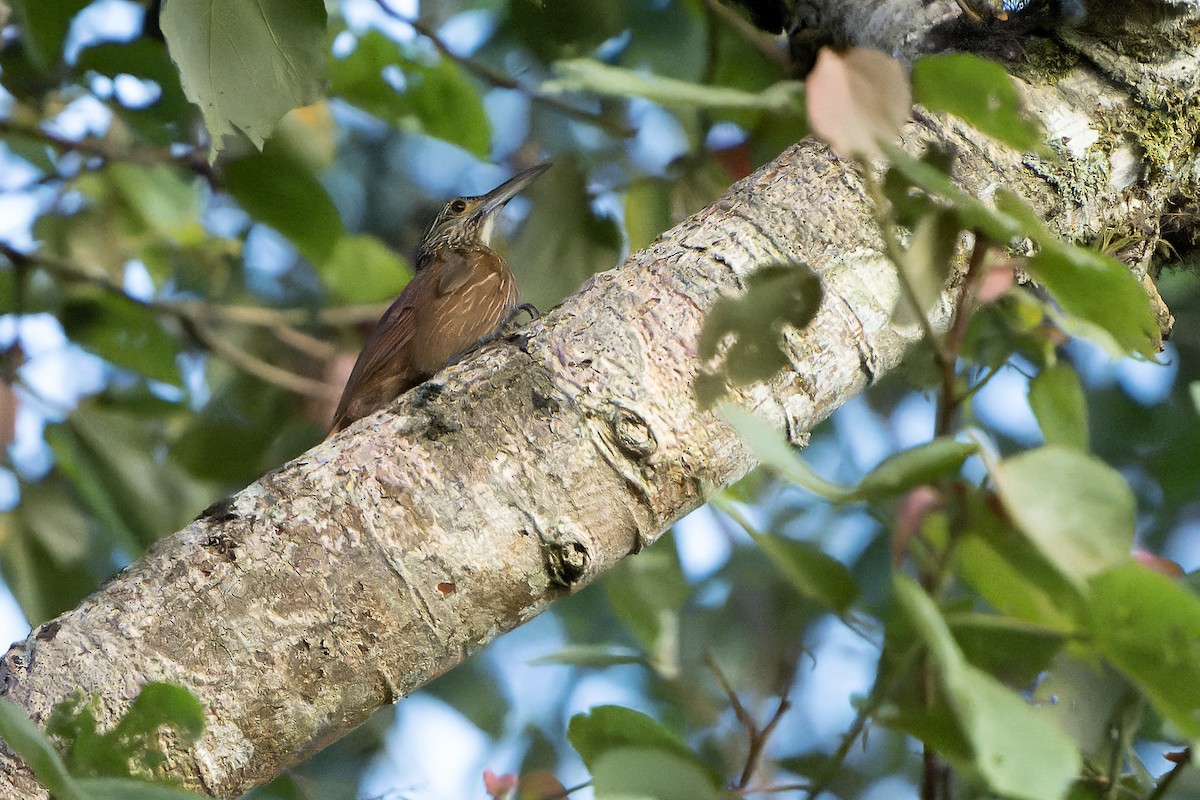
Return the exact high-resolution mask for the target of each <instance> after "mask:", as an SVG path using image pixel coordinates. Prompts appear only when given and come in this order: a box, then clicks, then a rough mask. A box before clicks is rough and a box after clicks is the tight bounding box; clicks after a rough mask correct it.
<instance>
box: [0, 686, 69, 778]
mask: <svg viewBox="0 0 1200 800" xmlns="http://www.w3.org/2000/svg"><path fill="white" fill-rule="evenodd" d="M0 738H2V739H4V742H5V744H7V745H8V746H9V747H11V748H12V749H13V750H15V751H16V752H17V753H18V754H19V755H20V756H21V758H22V759H24V760H25V763H26V764H28V765H29V768H30V769H31V770H33V774H34V775H36V776H37V779H38V781H40V782H41V784H42V785H43V786H45V787H46V788H47V789H49V790H50V792H52V793H53V794H54V796H55V797H57V798H59V800H87V798H88V797H89V795H88V794H87V793H85V792H84V791H83V790H82V788H81V787H80V786H79V785H78V784H77V783H76V782H75V780H74V779H73V778H72V777H71V776H70V775H69V774H67V768H66V765H64V764H63V761H62V758H61V757H60V756H59V755H58V751H57V750H55V749H54V745H53V744H52V743H51V742H50V740H49V739H47V738H46V735H45V734H44V733H42V731H41V729H40V728H38V726H37V725H35V724H34V723H33V722H31V721H30V720H29V718H28V717H27V716H25V712H24V711H22V710H21V709H20V708H18V707H17V706H16V705H14V704H13V703H12V702H11V701H9V700H6V699H4V698H0Z"/></svg>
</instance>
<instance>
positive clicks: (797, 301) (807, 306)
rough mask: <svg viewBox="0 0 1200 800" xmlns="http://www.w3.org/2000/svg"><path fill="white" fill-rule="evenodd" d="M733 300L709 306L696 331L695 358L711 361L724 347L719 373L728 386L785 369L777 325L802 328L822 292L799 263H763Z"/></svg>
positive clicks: (817, 280) (723, 299)
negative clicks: (699, 328) (696, 356)
mask: <svg viewBox="0 0 1200 800" xmlns="http://www.w3.org/2000/svg"><path fill="white" fill-rule="evenodd" d="M745 285H746V290H745V291H744V292H743V293H742V294H741V295H739V296H737V297H729V296H726V297H721V298H719V299H718V300H717V301H716V302H715V303H713V307H712V309H711V310H710V311H709V312H708V316H707V317H706V318H705V320H704V327H703V329H702V330H701V331H700V339H699V341H698V342H697V345H696V347H697V350H698V351H699V355H700V358H702V359H712V358H714V357H716V355H717V353H718V351H719V350H720V348H721V345H722V343H724V342H726V340H727V339H732V341H729V343H728V344H727V345H726V347H725V350H724V353H723V355H722V360H721V364H720V367H719V369H720V374H723V375H724V377H725V378H726V379H727V381H728V382H729V383H730V384H732V385H733V386H745V385H746V384H750V383H756V382H758V381H763V380H767V379H768V378H770V377H772V376H773V375H775V374H776V373H777V372H779V371H780V370H781V369H783V368H785V367H787V366H788V357H787V354H786V353H785V352H784V350H783V326H784V325H785V324H787V325H791V326H792V327H794V328H796V329H802V328H804V327H805V326H806V325H808V323H809V322H811V321H812V319H813V317H815V316H816V314H817V309H818V308H819V307H820V305H821V298H822V296H823V294H824V292H823V289H822V287H821V279H820V278H819V277H817V274H816V273H815V272H813V271H812V270H811V269H809V267H808V266H807V265H805V264H799V263H791V264H767V265H765V266H761V267H759V268H758V269H756V270H755V271H754V272H752V273H750V275H748V276H747V277H746V279H745Z"/></svg>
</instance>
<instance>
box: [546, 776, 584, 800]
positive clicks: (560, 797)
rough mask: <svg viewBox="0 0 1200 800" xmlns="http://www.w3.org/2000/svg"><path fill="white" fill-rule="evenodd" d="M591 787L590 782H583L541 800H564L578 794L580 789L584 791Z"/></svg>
mask: <svg viewBox="0 0 1200 800" xmlns="http://www.w3.org/2000/svg"><path fill="white" fill-rule="evenodd" d="M591 785H592V782H591V781H584V782H583V783H580V784H576V785H575V786H572V787H570V788H569V789H563V790H562V791H561V792H555V793H554V794H549V795H546V796H545V797H543V798H542V800H564V798H567V797H570V796H571V795H572V794H574V793H575V792H578V791H579V790H580V789H586V788H587V787H589V786H591Z"/></svg>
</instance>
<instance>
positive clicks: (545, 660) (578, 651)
mask: <svg viewBox="0 0 1200 800" xmlns="http://www.w3.org/2000/svg"><path fill="white" fill-rule="evenodd" d="M527 663H529V664H531V665H542V664H566V665H568V666H572V667H586V668H593V669H594V668H600V667H617V666H622V665H624V664H645V663H646V657H645V656H643V655H642V654H641V653H639V652H637V651H635V650H630V649H628V648H625V647H612V646H609V645H603V644H597V645H572V646H570V647H564V648H562V649H561V650H558V651H556V652H554V653H550V654H549V655H544V656H538V657H537V658H531V659H529V661H528V662H527Z"/></svg>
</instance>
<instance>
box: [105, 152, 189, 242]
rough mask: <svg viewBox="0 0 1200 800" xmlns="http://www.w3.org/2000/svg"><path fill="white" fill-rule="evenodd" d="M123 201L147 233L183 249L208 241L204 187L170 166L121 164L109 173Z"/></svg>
mask: <svg viewBox="0 0 1200 800" xmlns="http://www.w3.org/2000/svg"><path fill="white" fill-rule="evenodd" d="M107 174H108V177H109V179H110V180H111V181H112V183H113V186H115V187H116V189H117V191H118V192H119V193H120V195H121V198H122V200H123V201H124V202H125V203H126V204H127V205H128V206H129V208H130V209H131V210H132V211H133V214H132V215H131V216H134V217H135V218H136V219H137V221H139V222H140V223H141V224H142V225H143V226H145V228H146V229H147V230H150V231H152V232H154V233H156V234H158V235H160V236H163V237H166V238H169V239H173V240H174V241H175V242H178V243H179V244H181V245H184V246H189V245H198V244H200V243H202V242H203V241H204V236H205V232H204V226H203V225H202V224H201V223H200V219H201V216H202V209H203V199H202V189H201V186H200V183H199V182H198V181H196V180H194V179H193V178H192V177H191V176H190V175H185V174H184V173H182V172H181V171H179V170H178V169H175V168H172V167H169V166H167V165H166V164H155V165H153V166H145V165H142V164H129V163H117V164H112V165H111V166H109V167H108V169H107Z"/></svg>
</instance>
